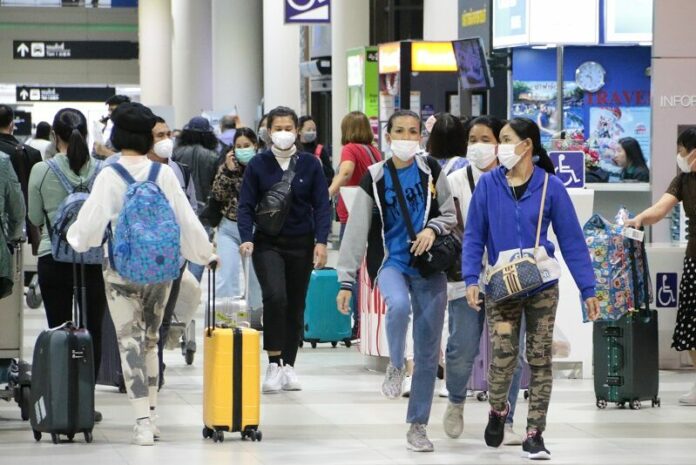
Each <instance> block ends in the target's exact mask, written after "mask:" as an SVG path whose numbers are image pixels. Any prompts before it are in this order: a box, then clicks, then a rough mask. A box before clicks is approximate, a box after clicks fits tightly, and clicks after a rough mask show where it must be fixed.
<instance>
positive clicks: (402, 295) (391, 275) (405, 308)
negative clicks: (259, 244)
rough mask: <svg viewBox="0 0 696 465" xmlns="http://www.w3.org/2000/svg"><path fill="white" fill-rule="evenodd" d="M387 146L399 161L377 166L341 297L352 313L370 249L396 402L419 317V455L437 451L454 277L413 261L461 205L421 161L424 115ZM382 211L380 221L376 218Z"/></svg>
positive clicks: (354, 219) (403, 120)
mask: <svg viewBox="0 0 696 465" xmlns="http://www.w3.org/2000/svg"><path fill="white" fill-rule="evenodd" d="M387 141H388V142H389V144H390V145H391V151H392V154H393V156H392V158H391V159H390V160H389V161H386V162H379V163H375V164H374V165H372V166H370V168H369V169H368V172H367V173H366V174H365V176H364V177H363V179H362V181H361V182H360V189H359V190H358V192H357V193H356V197H355V200H354V204H353V208H352V209H351V212H350V216H349V217H348V226H347V227H346V231H345V235H344V237H343V241H342V242H341V251H340V255H339V259H338V267H337V269H338V277H339V280H340V281H341V291H340V292H339V294H338V297H337V305H338V309H339V310H340V311H341V312H343V313H345V314H347V313H348V312H350V300H351V294H352V288H353V283H354V282H355V279H356V274H357V273H356V270H357V269H358V268H359V266H360V264H361V262H362V260H363V257H364V256H365V250H366V247H367V269H368V273H369V275H370V279H371V280H373V281H374V280H375V279H377V285H378V286H379V290H380V292H381V293H382V296H383V297H384V300H385V302H386V304H387V315H386V322H387V326H386V330H387V341H388V343H389V357H390V364H389V366H388V367H387V373H386V376H385V379H384V382H383V384H382V394H384V395H385V396H386V397H388V398H390V399H398V398H399V397H400V396H401V392H402V385H403V381H404V377H405V374H406V373H405V372H406V370H405V363H404V355H405V340H406V333H407V328H408V324H409V321H410V319H411V312H413V338H414V349H415V370H414V373H413V383H412V385H411V395H410V397H409V401H408V413H407V416H406V422H407V423H409V424H410V428H409V431H408V433H407V435H406V441H407V447H408V448H409V449H411V450H414V451H418V452H431V451H432V450H433V444H432V443H431V442H430V440H429V439H428V436H427V434H426V430H425V426H426V425H427V424H428V420H429V418H430V408H431V405H432V400H433V391H434V388H435V377H436V375H437V367H438V360H439V356H440V337H441V335H442V325H443V319H444V315H445V308H446V306H447V278H446V276H445V273H444V272H441V273H435V274H433V275H430V276H429V277H427V278H425V277H422V276H421V275H420V274H419V272H418V270H417V269H416V268H415V267H413V266H412V256H413V255H421V254H423V253H424V252H426V251H428V250H430V248H431V247H432V245H433V242H434V241H435V238H436V236H437V235H442V234H448V233H449V232H450V230H451V229H452V227H453V226H454V225H455V223H456V218H455V210H454V201H453V199H452V194H451V193H450V189H449V184H448V183H447V178H446V177H445V175H444V174H443V173H442V170H441V168H440V165H439V164H438V163H437V162H435V161H434V160H433V159H430V158H428V157H422V156H416V153H417V152H418V151H419V150H420V142H421V121H420V117H419V116H418V115H417V114H416V113H414V112H412V111H408V110H401V111H397V112H395V113H394V114H393V115H392V116H391V117H390V118H389V122H388V123H387ZM394 171H395V172H396V173H397V174H396V175H397V176H398V182H399V183H400V185H401V186H402V192H403V195H404V198H405V199H407V201H406V203H407V209H408V212H409V216H410V218H408V219H405V218H403V217H402V215H401V209H400V207H399V203H398V201H397V196H396V190H395V189H396V183H395V181H394V178H393V177H392V172H394ZM375 207H376V209H377V211H378V212H379V215H378V216H377V215H375V217H374V218H373V210H374V209H375ZM405 221H410V222H411V224H412V225H413V229H414V230H415V231H416V240H415V241H413V242H411V239H410V238H409V235H408V232H407V227H406V222H405ZM368 238H369V241H368ZM368 242H369V245H368Z"/></svg>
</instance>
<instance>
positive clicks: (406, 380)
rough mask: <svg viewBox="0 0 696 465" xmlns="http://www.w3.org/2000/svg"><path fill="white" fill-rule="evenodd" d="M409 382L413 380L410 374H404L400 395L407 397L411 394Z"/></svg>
mask: <svg viewBox="0 0 696 465" xmlns="http://www.w3.org/2000/svg"><path fill="white" fill-rule="evenodd" d="M411 382H413V377H412V376H406V377H405V378H404V383H403V386H402V387H401V397H408V396H410V395H411Z"/></svg>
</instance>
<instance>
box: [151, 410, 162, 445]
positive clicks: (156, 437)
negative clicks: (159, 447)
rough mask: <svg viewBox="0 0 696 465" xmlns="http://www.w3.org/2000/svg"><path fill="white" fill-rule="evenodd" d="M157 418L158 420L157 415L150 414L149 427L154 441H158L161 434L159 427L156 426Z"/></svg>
mask: <svg viewBox="0 0 696 465" xmlns="http://www.w3.org/2000/svg"><path fill="white" fill-rule="evenodd" d="M157 420H159V415H150V427H151V429H152V437H153V439H154V440H155V441H159V440H160V436H162V433H160V429H159V427H158V426H157Z"/></svg>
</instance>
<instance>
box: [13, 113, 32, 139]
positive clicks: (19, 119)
mask: <svg viewBox="0 0 696 465" xmlns="http://www.w3.org/2000/svg"><path fill="white" fill-rule="evenodd" d="M14 128H15V129H14V133H13V134H14V135H15V136H31V113H30V112H28V111H20V110H15V112H14Z"/></svg>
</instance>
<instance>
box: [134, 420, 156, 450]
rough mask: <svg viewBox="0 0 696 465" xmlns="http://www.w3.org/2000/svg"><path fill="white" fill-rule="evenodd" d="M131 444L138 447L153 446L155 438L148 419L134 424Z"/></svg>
mask: <svg viewBox="0 0 696 465" xmlns="http://www.w3.org/2000/svg"><path fill="white" fill-rule="evenodd" d="M133 444H137V445H139V446H153V445H155V437H154V436H153V434H152V422H150V419H149V418H143V419H142V420H138V421H136V422H135V426H134V427H133Z"/></svg>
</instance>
